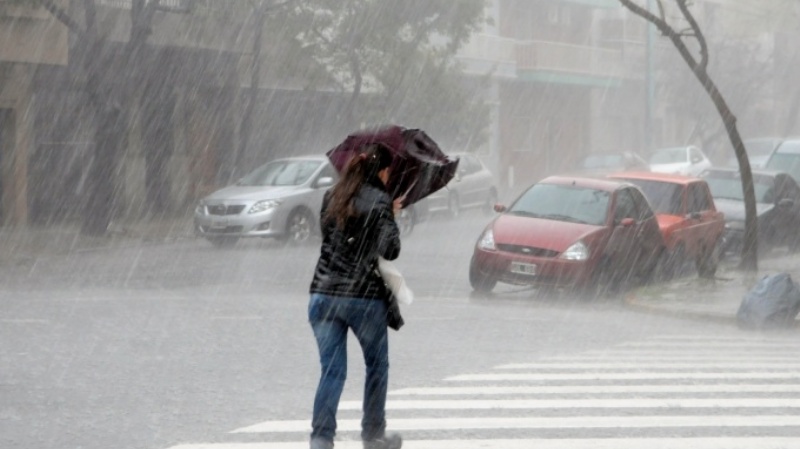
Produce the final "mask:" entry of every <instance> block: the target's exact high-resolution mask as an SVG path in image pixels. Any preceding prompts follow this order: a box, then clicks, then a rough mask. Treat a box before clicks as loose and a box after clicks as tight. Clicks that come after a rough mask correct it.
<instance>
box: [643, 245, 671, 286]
mask: <svg viewBox="0 0 800 449" xmlns="http://www.w3.org/2000/svg"><path fill="white" fill-rule="evenodd" d="M666 252H667V250H666V249H665V248H663V247H662V248H660V249H658V250H657V251H656V252H655V253H653V254H651V255H650V256H649V257H648V258H647V260H646V263H645V264H644V268H643V269H642V271H641V272H640V273H639V276H640V281H641V283H642V284H643V285H648V284H651V283H653V282H655V281H657V280H659V278H660V276H661V270H662V265H663V264H664V258H665V256H664V255H665V254H666Z"/></svg>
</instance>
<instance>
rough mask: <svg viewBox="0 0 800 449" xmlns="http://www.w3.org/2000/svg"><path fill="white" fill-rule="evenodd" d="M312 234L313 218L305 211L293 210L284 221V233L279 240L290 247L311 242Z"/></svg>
mask: <svg viewBox="0 0 800 449" xmlns="http://www.w3.org/2000/svg"><path fill="white" fill-rule="evenodd" d="M313 234H314V217H313V216H312V215H311V212H309V211H308V210H306V209H295V210H294V211H292V213H291V214H289V218H288V219H287V220H286V232H285V233H284V234H283V236H281V238H280V240H282V241H284V242H285V243H288V244H292V245H301V244H303V243H306V242H308V241H309V240H311V236H312V235H313Z"/></svg>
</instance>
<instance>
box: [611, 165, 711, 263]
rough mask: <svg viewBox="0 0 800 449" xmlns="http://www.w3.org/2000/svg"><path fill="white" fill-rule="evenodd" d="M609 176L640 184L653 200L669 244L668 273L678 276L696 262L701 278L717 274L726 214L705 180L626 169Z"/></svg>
mask: <svg viewBox="0 0 800 449" xmlns="http://www.w3.org/2000/svg"><path fill="white" fill-rule="evenodd" d="M609 178H612V179H616V180H621V181H627V182H630V183H632V184H634V185H636V186H637V187H639V188H640V189H641V190H642V192H644V195H645V196H646V197H647V199H648V201H650V205H651V207H652V208H653V210H654V211H655V213H656V218H657V219H658V227H659V228H660V229H661V234H662V235H663V236H664V243H665V244H666V247H667V256H668V257H667V259H666V267H665V268H666V270H667V274H668V275H670V276H674V275H675V274H676V273H679V272H681V271H682V267H684V266H685V265H686V263H687V262H692V261H693V262H694V264H695V266H696V267H697V273H698V274H699V275H700V276H701V277H713V276H714V274H715V273H716V271H717V263H718V259H719V258H718V256H717V254H716V251H717V243H718V242H719V239H720V237H721V236H722V233H723V232H724V231H725V215H724V214H723V213H722V212H719V211H717V209H716V207H715V206H714V198H713V197H712V196H711V190H710V189H709V188H708V183H706V181H705V180H703V179H699V178H694V177H689V176H682V175H671V174H665V173H652V172H622V173H615V174H612V175H609Z"/></svg>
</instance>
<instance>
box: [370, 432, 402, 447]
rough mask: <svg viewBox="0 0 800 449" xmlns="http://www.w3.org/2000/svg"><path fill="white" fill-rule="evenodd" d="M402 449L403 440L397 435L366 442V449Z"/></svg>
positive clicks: (393, 434) (392, 434)
mask: <svg viewBox="0 0 800 449" xmlns="http://www.w3.org/2000/svg"><path fill="white" fill-rule="evenodd" d="M401 447H403V439H402V438H400V435H398V434H396V433H391V434H389V435H384V437H383V438H377V439H374V440H369V441H367V440H364V449H400V448H401Z"/></svg>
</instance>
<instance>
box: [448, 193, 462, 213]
mask: <svg viewBox="0 0 800 449" xmlns="http://www.w3.org/2000/svg"><path fill="white" fill-rule="evenodd" d="M447 211H448V212H449V213H450V216H451V217H453V218H457V217H458V215H459V214H460V213H461V202H460V201H459V200H458V195H456V194H455V193H451V194H450V196H448V197H447Z"/></svg>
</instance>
